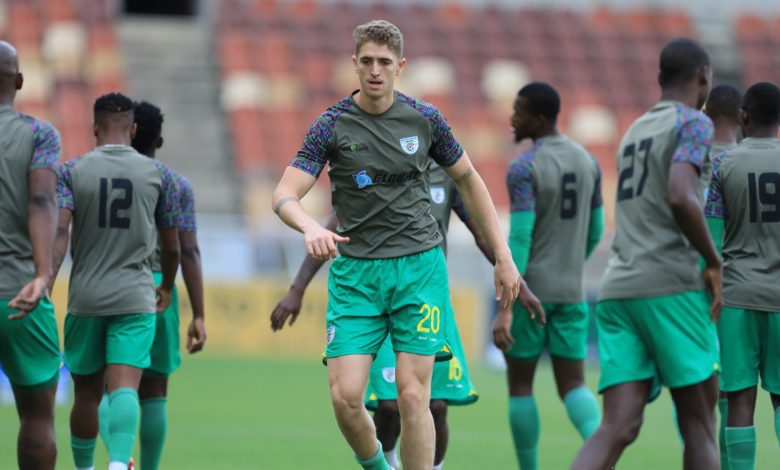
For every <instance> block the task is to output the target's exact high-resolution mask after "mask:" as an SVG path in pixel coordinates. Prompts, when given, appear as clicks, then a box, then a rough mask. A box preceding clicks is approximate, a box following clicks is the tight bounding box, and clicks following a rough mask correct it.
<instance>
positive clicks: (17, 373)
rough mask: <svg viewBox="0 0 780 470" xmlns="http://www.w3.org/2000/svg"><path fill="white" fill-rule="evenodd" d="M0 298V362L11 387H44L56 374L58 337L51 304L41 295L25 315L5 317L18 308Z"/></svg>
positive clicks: (53, 381)
mask: <svg viewBox="0 0 780 470" xmlns="http://www.w3.org/2000/svg"><path fill="white" fill-rule="evenodd" d="M8 302H9V301H8V300H2V301H0V365H2V367H3V371H4V372H5V374H6V375H7V376H8V380H9V382H11V385H13V386H14V387H24V388H28V387H29V388H36V389H38V388H48V387H47V385H48V386H51V385H54V384H55V383H56V382H57V378H58V377H59V371H60V365H61V364H62V359H61V358H60V340H59V337H58V336H57V320H55V318H54V306H53V305H52V303H51V301H49V299H45V298H44V299H41V301H40V302H39V303H38V306H37V307H35V309H34V310H32V311H31V312H30V313H29V314H27V316H26V317H24V318H22V319H20V320H9V319H8V315H11V314H13V313H18V310H15V309H10V308H8Z"/></svg>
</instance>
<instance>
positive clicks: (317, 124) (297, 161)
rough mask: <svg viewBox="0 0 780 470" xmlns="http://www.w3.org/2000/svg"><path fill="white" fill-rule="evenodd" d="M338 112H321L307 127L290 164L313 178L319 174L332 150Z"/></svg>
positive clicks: (330, 110) (329, 110)
mask: <svg viewBox="0 0 780 470" xmlns="http://www.w3.org/2000/svg"><path fill="white" fill-rule="evenodd" d="M337 117H338V114H337V112H336V111H335V110H333V109H328V110H327V111H325V112H324V113H322V114H321V115H320V116H319V117H318V118H317V120H316V121H314V123H313V124H312V125H311V127H310V128H309V132H308V133H307V134H306V137H305V138H304V139H303V145H301V148H300V150H298V154H297V155H296V156H295V158H293V160H292V162H290V166H291V167H293V168H297V169H299V170H301V171H304V172H306V173H308V174H310V175H312V176H314V177H315V178H317V177H319V176H320V173H322V170H323V169H324V168H325V164H326V163H328V158H329V157H330V156H331V153H332V152H333V142H334V133H333V131H334V128H335V127H336V119H337Z"/></svg>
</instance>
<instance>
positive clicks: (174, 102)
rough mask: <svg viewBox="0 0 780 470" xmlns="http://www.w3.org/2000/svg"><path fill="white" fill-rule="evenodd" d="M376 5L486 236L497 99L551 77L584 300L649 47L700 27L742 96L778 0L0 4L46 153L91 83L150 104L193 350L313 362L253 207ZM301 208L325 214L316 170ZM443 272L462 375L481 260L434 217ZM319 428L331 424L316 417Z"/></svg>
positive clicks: (771, 44)
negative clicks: (176, 181)
mask: <svg viewBox="0 0 780 470" xmlns="http://www.w3.org/2000/svg"><path fill="white" fill-rule="evenodd" d="M377 18H384V19H387V20H390V21H391V22H393V23H395V24H396V25H397V26H399V27H400V29H401V30H402V32H403V33H404V39H405V48H404V55H405V56H406V57H407V59H408V61H409V62H408V67H407V69H406V71H405V72H404V75H403V76H402V78H401V84H400V89H401V90H402V91H405V92H407V93H410V94H412V95H415V96H416V97H419V98H422V99H424V100H427V101H430V102H431V103H433V104H434V105H436V106H437V107H438V108H440V109H441V110H442V111H443V112H444V114H445V116H446V117H447V119H448V120H449V122H450V124H451V126H452V128H453V131H454V134H455V136H456V137H457V138H458V139H459V140H460V141H461V143H462V144H463V145H464V147H465V148H466V150H467V151H468V153H469V155H470V157H471V158H472V160H473V161H474V163H475V165H476V168H477V170H478V171H479V172H480V174H481V175H482V177H483V178H484V179H485V181H486V183H487V185H488V188H489V190H490V192H491V194H492V197H493V200H494V202H495V204H496V206H497V209H498V213H499V216H500V218H501V221H502V224H504V228H505V233H506V228H507V225H508V223H507V220H508V211H509V209H508V196H507V190H506V186H505V175H506V168H507V165H508V163H509V161H510V160H511V159H512V158H513V157H514V156H515V155H517V154H518V153H519V152H520V151H522V150H523V148H525V146H527V145H528V143H525V144H524V145H523V146H517V145H515V144H514V143H513V139H512V137H513V136H512V134H511V132H510V128H509V116H510V114H511V109H512V102H513V99H514V96H515V94H516V92H517V90H518V89H519V88H520V87H521V86H523V85H524V84H526V83H528V82H529V81H532V80H542V81H546V82H549V83H551V84H552V85H553V86H555V87H556V88H557V89H558V91H559V92H560V94H561V97H562V104H563V106H562V111H561V114H560V117H559V125H560V128H561V130H562V131H563V132H564V133H566V134H568V135H569V136H570V137H572V138H573V139H575V140H577V141H578V142H580V143H582V144H583V145H585V146H586V147H587V148H588V149H589V150H590V151H591V152H592V153H593V154H594V155H595V156H596V158H597V159H598V161H599V163H600V164H601V167H602V170H603V175H604V176H603V194H604V200H605V204H606V207H607V218H608V230H607V234H606V236H605V239H604V240H603V242H602V243H601V245H600V247H599V249H598V250H597V252H596V254H595V255H594V257H593V259H592V260H591V261H589V263H588V276H587V286H588V293H589V296H590V297H591V298H594V297H595V295H596V294H597V292H598V283H599V279H600V277H601V273H602V272H603V268H604V265H605V261H606V257H607V254H608V248H609V245H610V242H611V238H612V227H613V225H612V214H613V205H614V194H615V181H616V178H615V150H616V147H617V145H618V143H619V140H620V137H621V135H622V134H623V132H624V131H625V130H626V129H627V127H628V126H629V124H630V123H631V122H632V121H633V120H634V119H636V118H637V117H638V116H639V115H640V114H642V113H643V112H644V110H645V109H647V108H649V107H650V106H651V105H652V104H653V103H654V102H655V101H656V100H657V99H658V97H659V88H658V86H657V81H656V77H657V60H658V53H659V51H660V48H661V47H662V45H663V44H664V43H665V42H666V41H667V40H669V39H671V38H673V37H677V36H689V37H693V38H695V39H697V40H698V41H700V42H701V44H702V45H703V46H704V47H705V49H707V51H708V52H709V53H710V55H711V58H712V61H713V67H714V75H715V83H716V84H718V83H731V84H734V85H737V86H738V87H739V88H740V89H742V90H744V89H745V88H746V87H747V85H749V84H751V83H753V82H756V81H759V80H770V81H771V80H773V79H775V80H777V77H778V76H780V5H779V4H778V2H772V1H766V0H741V1H739V2H735V1H726V0H685V1H681V0H613V1H586V0H492V1H490V0H484V1H477V0H462V1H448V0H396V1H370V0H338V1H330V0H165V1H160V0H135V1H133V0H126V1H121V0H2V1H0V37H1V38H3V39H6V40H9V41H10V42H12V43H13V44H14V45H16V47H17V48H18V50H19V55H20V59H21V66H22V71H23V73H24V75H25V86H24V89H23V90H22V92H21V93H20V94H19V96H18V101H17V108H18V109H20V110H22V111H24V112H27V113H30V114H33V115H35V116H37V117H40V118H43V119H47V120H49V121H51V122H52V123H53V124H54V125H55V126H56V127H57V128H58V129H59V130H60V132H61V135H62V142H63V159H65V160H68V159H71V158H73V157H75V156H78V155H79V154H81V153H83V152H85V151H87V150H89V149H91V148H92V147H93V146H94V140H93V137H92V130H91V108H92V103H93V101H94V100H95V98H96V97H98V96H99V95H101V94H103V93H106V92H109V91H122V92H125V93H128V94H129V95H130V96H131V97H132V98H134V99H137V100H148V101H151V102H152V103H155V104H157V105H158V106H160V107H161V108H162V110H163V113H164V114H165V124H164V127H163V136H164V138H165V145H164V147H163V149H162V151H161V152H160V153H159V154H158V158H159V159H160V160H161V161H163V162H164V163H166V164H168V165H170V166H172V167H173V168H175V169H176V170H178V171H179V172H181V173H182V174H184V175H185V176H187V177H188V178H189V179H190V180H191V181H192V183H193V185H194V189H195V195H196V198H197V209H198V213H197V215H198V225H199V226H198V236H199V240H200V245H201V251H202V256H203V268H204V275H205V278H206V281H207V288H206V315H207V326H208V330H209V340H208V343H207V347H206V352H204V353H203V355H204V356H206V355H210V356H212V357H220V356H221V357H228V358H233V357H246V356H249V357H254V358H260V359H259V360H260V361H261V362H260V364H265V362H262V361H264V360H265V359H263V358H273V359H278V358H283V359H284V360H287V359H290V360H294V359H296V358H297V359H307V358H308V359H307V360H309V361H312V360H313V361H316V359H317V357H318V355H319V354H320V352H321V350H322V348H323V345H324V330H325V328H324V312H325V304H326V295H325V279H326V277H325V272H324V270H323V272H322V273H321V274H320V275H319V276H318V277H317V278H316V279H315V281H314V283H313V285H312V288H311V289H310V291H309V292H308V293H307V296H306V298H305V300H304V308H303V311H302V314H301V317H300V318H299V320H298V322H297V323H296V325H295V326H294V327H293V328H285V329H284V330H283V331H282V332H279V333H275V334H272V333H271V331H270V326H269V324H270V322H269V315H270V313H271V311H272V309H273V307H274V305H275V304H276V302H277V301H278V300H279V299H280V298H281V297H282V296H283V295H284V293H285V292H286V290H287V287H288V286H289V284H290V282H291V280H292V277H293V276H294V273H295V272H296V270H297V269H298V266H299V265H300V263H301V262H302V260H303V256H304V254H305V251H304V247H303V241H302V237H301V236H299V234H297V233H296V232H294V231H293V230H291V229H289V228H287V227H286V226H284V225H283V224H282V223H281V222H280V221H279V220H278V219H277V217H276V216H275V215H274V214H273V213H272V211H271V208H270V199H271V192H272V190H273V188H274V186H275V184H276V182H277V181H278V179H279V177H280V176H281V173H282V171H283V170H284V168H285V167H286V166H287V164H288V163H289V161H290V160H291V159H292V158H293V156H294V155H295V153H296V151H297V150H298V148H299V146H300V144H301V142H302V140H303V137H304V135H305V133H306V132H307V130H308V128H309V126H310V124H311V123H312V122H313V121H314V119H315V118H316V117H317V116H318V115H319V113H321V112H322V111H323V110H324V109H325V108H326V107H327V106H328V105H330V104H332V103H334V102H336V101H337V100H339V99H340V98H342V97H344V96H347V95H348V94H349V93H350V92H351V91H352V90H353V89H356V88H357V87H358V85H357V77H356V75H355V73H354V70H353V67H352V65H351V55H352V54H353V53H354V43H353V40H352V29H353V28H354V26H356V25H357V24H360V23H363V22H365V21H368V20H371V19H377ZM303 203H304V205H305V206H306V207H307V209H308V210H309V211H310V212H311V213H312V214H314V215H315V216H316V217H318V218H320V219H322V220H323V221H324V220H325V219H326V218H327V214H328V213H329V210H330V194H329V182H328V177H327V174H326V173H323V175H322V177H321V178H320V180H319V181H318V183H317V185H316V186H315V188H314V190H313V191H312V192H311V193H310V194H309V195H308V196H307V197H306V198H305V199H304V201H303ZM449 269H450V274H451V285H452V287H453V289H452V290H453V302H454V304H455V310H456V313H457V318H458V321H459V324H460V328H461V334H462V336H463V338H464V344H465V347H466V350H467V353H468V355H469V357H470V358H471V360H472V363H473V367H474V368H476V369H477V370H478V372H477V373H478V374H479V373H481V372H479V368H480V367H481V363H482V362H483V360H484V359H485V357H486V355H487V357H488V358H491V357H492V359H489V360H490V361H492V362H493V363H494V364H495V365H496V366H499V367H500V362H501V357H500V355H498V356H497V357H496V354H495V351H493V352H491V349H490V347H489V346H488V343H489V334H488V333H489V326H490V323H489V321H490V320H489V319H490V317H491V315H492V311H493V302H492V300H491V298H492V295H493V292H492V270H491V268H490V266H489V264H488V263H487V262H486V261H485V260H484V259H483V258H482V256H481V255H480V254H479V252H478V250H477V249H476V246H475V245H474V243H473V241H472V237H471V235H470V234H469V233H468V232H467V230H466V229H465V227H464V226H463V225H462V224H461V223H460V222H459V221H458V220H457V218H454V217H453V219H452V227H451V231H450V241H449ZM66 284H67V276H66V275H65V274H63V275H61V276H60V279H59V280H58V284H57V287H56V290H55V293H54V297H55V304H56V306H57V314H58V317H60V318H62V317H63V316H64V313H65V305H66V301H65V291H66V289H65V287H66ZM182 293H183V291H182ZM182 299H183V304H184V306H185V311H184V312H183V316H182V328H184V327H186V325H187V321H186V316H187V315H188V312H187V311H186V310H187V308H188V307H187V301H186V295H182ZM198 360H200V359H198ZM194 362H196V361H194ZM186 368H187V362H186V359H185V364H184V366H183V369H186ZM317 371H319V369H317ZM319 372H320V373H321V374H322V372H321V371H319ZM182 374H184V372H182ZM485 380H489V381H490V380H493V381H495V383H496V385H497V386H498V383H499V382H500V380H498V379H495V377H493V378H492V379H485ZM496 380H498V381H496ZM173 382H174V383H175V380H174V381H173ZM477 385H478V387H479V385H480V384H479V383H478V384H477ZM551 390H552V389H551ZM282 393H284V392H282ZM318 393H320V394H324V393H325V390H324V389H323V390H321V391H320V392H318ZM497 393H498V394H497V395H496V396H497V397H498V396H500V395H501V394H502V393H503V392H502V391H501V390H500V389H499V390H498V392H497ZM551 393H554V392H552V391H551ZM499 405H500V403H499ZM325 406H326V407H327V403H326V405H325ZM497 406H498V405H497ZM501 406H503V405H501ZM500 419H503V418H500ZM501 423H502V425H503V421H502V422H501ZM327 429H328V430H329V431H330V432H332V433H335V432H336V428H335V427H334V426H333V425H332V423H330V424H329V425H328V427H327ZM502 429H503V428H502ZM504 434H506V432H503V433H502V434H501V436H502V439H503V438H504V437H503V436H504ZM10 435H11V434H9V436H10ZM666 437H667V438H668V437H669V436H666ZM336 442H337V443H336V444H335V445H336V446H343V445H342V444H339V443H338V441H336ZM667 444H668V443H667ZM672 444H673V442H672ZM339 450H340V451H343V449H342V448H341V447H339ZM507 450H511V448H509V447H507ZM64 452H67V451H64ZM542 452H543V450H542ZM342 453H343V452H342ZM280 465H281V464H280ZM0 468H11V467H4V466H3V464H2V463H0ZM174 468H175V467H174ZM179 468H181V467H179ZM211 468H229V467H219V466H217V467H211ZM233 468H274V467H273V466H267V467H264V466H259V467H252V466H248V467H240V466H239V467H233ZM277 468H288V467H284V466H283V465H282V466H280V467H277ZM312 468H313V467H312ZM322 468H339V467H338V466H336V467H329V466H325V467H322ZM464 468H465V467H464ZM550 468H555V467H550ZM635 468H636V467H635ZM647 468H652V467H647ZM655 468H659V467H655Z"/></svg>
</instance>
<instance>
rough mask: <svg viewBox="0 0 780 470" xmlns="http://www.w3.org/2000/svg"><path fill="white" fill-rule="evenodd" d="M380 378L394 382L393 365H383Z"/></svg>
mask: <svg viewBox="0 0 780 470" xmlns="http://www.w3.org/2000/svg"><path fill="white" fill-rule="evenodd" d="M382 378H383V379H385V382H387V383H395V367H383V368H382Z"/></svg>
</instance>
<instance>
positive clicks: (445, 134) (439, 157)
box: [423, 107, 463, 168]
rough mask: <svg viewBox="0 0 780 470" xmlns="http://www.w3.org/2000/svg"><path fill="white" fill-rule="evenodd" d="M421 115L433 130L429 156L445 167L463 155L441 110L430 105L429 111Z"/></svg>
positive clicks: (461, 148)
mask: <svg viewBox="0 0 780 470" xmlns="http://www.w3.org/2000/svg"><path fill="white" fill-rule="evenodd" d="M423 115H424V116H425V118H426V119H428V122H429V123H430V125H431V130H432V131H433V147H432V148H431V157H433V160H434V161H435V162H436V163H438V164H439V165H441V166H443V167H445V168H447V167H451V166H452V165H454V164H456V163H458V160H460V157H462V156H463V147H461V145H460V143H459V142H458V141H457V140H456V139H455V136H454V135H452V128H450V125H449V124H448V123H447V120H446V119H444V116H443V115H442V114H441V112H440V111H439V110H438V109H436V108H434V107H431V108H430V111H427V112H424V113H423Z"/></svg>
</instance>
